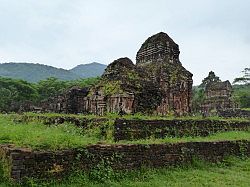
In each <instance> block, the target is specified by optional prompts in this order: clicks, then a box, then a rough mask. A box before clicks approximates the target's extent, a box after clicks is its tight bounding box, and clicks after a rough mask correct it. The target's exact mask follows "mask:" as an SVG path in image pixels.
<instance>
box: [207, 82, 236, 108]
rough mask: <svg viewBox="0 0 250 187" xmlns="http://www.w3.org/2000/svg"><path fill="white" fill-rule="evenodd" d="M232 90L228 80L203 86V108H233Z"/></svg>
mask: <svg viewBox="0 0 250 187" xmlns="http://www.w3.org/2000/svg"><path fill="white" fill-rule="evenodd" d="M232 92H233V89H232V85H231V83H230V82H229V81H224V82H211V83H209V84H208V85H207V86H206V88H205V101H204V104H203V110H204V111H205V112H209V111H211V110H221V109H228V108H235V102H234V101H233V99H232Z"/></svg>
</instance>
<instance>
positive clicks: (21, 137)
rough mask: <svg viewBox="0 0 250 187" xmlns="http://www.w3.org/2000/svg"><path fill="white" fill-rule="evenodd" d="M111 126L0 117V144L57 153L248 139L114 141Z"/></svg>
mask: <svg viewBox="0 0 250 187" xmlns="http://www.w3.org/2000/svg"><path fill="white" fill-rule="evenodd" d="M112 127H113V124H112V123H110V122H107V123H106V124H103V125H102V126H101V127H100V126H99V127H95V126H93V127H92V126H90V127H89V128H87V129H83V128H79V127H76V126H74V125H73V124H67V123H66V124H61V125H51V126H47V125H43V124H41V123H39V122H30V123H14V122H13V121H12V120H11V119H9V118H7V119H6V118H4V117H0V130H1V131H0V144H15V145H16V146H20V147H29V148H32V149H39V150H43V149H44V150H47V149H49V150H59V149H67V148H78V147H84V146H86V145H90V144H96V143H104V144H155V143H176V142H189V141H222V140H250V131H233V132H223V133H216V134H213V135H210V136H207V137H182V138H175V137H166V138H164V139H155V138H150V139H146V140H133V141H120V142H114V141H113V139H112V138H113V134H112V131H113V129H112Z"/></svg>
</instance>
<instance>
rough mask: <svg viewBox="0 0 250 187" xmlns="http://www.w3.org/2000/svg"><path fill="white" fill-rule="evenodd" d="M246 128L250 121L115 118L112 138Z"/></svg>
mask: <svg viewBox="0 0 250 187" xmlns="http://www.w3.org/2000/svg"><path fill="white" fill-rule="evenodd" d="M248 129H250V121H219V120H125V119H117V120H116V121H115V128H114V139H115V141H119V140H135V139H146V138H150V137H155V138H165V137H183V136H208V135H210V134H212V133H216V132H224V131H235V130H236V131H245V130H248Z"/></svg>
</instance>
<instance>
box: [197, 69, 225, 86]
mask: <svg viewBox="0 0 250 187" xmlns="http://www.w3.org/2000/svg"><path fill="white" fill-rule="evenodd" d="M210 82H221V80H220V78H219V77H218V76H216V75H215V73H214V72H213V71H210V72H209V74H208V76H207V77H206V78H204V79H203V80H202V83H201V84H200V85H199V87H200V88H202V89H204V88H206V86H207V85H208V84H209V83H210Z"/></svg>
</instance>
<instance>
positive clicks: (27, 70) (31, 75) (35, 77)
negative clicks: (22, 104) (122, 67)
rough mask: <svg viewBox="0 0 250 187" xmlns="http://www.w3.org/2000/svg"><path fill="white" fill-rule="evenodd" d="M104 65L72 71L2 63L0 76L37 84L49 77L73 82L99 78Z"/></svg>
mask: <svg viewBox="0 0 250 187" xmlns="http://www.w3.org/2000/svg"><path fill="white" fill-rule="evenodd" d="M105 68H106V65H103V64H99V63H90V64H84V65H79V66H77V67H75V68H73V69H72V70H65V69H61V68H55V67H52V66H47V65H43V64H32V63H3V64H0V76H2V77H9V78H13V79H22V80H26V81H28V82H38V81H40V80H44V79H47V78H49V77H55V78H58V79H60V80H74V79H79V78H89V77H96V76H100V75H101V74H102V73H103V72H104V69H105Z"/></svg>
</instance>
